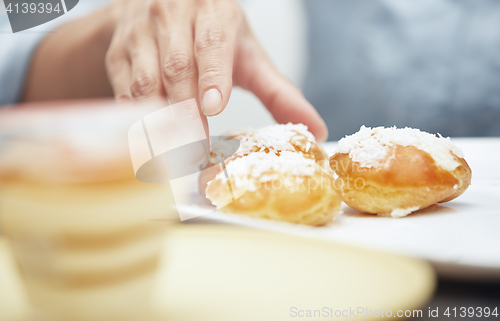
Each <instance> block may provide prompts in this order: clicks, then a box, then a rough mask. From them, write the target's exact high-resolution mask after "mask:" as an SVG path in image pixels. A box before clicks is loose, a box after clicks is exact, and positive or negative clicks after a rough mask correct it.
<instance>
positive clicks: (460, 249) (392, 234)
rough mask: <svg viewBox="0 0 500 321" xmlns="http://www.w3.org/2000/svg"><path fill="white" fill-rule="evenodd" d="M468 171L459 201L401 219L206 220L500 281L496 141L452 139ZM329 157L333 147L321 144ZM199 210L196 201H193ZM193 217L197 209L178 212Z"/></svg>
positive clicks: (349, 214)
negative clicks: (310, 222) (321, 222)
mask: <svg viewBox="0 0 500 321" xmlns="http://www.w3.org/2000/svg"><path fill="white" fill-rule="evenodd" d="M453 142H454V143H455V144H456V145H458V146H460V147H461V148H462V149H463V151H464V153H465V159H466V160H467V162H468V163H469V165H470V167H471V168H472V185H471V186H470V187H469V189H468V190H467V191H466V192H465V193H464V194H463V195H462V196H460V197H459V198H458V199H456V200H454V201H452V202H449V203H444V204H442V205H434V206H432V207H430V208H428V209H424V210H421V211H418V212H416V213H414V214H411V215H409V216H407V217H404V218H399V219H395V218H389V217H378V216H374V215H367V214H362V213H360V212H359V211H356V210H353V209H351V208H349V207H348V206H346V205H343V206H342V210H343V213H342V214H341V215H339V216H337V218H336V219H335V220H334V221H332V222H331V223H330V224H328V225H326V226H323V227H310V226H303V225H295V224H288V223H283V222H275V221H269V220H263V219H255V218H250V217H246V216H242V215H231V214H225V213H219V212H212V213H209V214H205V215H203V216H202V217H200V218H197V219H195V221H196V220H197V221H200V220H206V219H208V220H211V221H214V220H215V221H219V222H225V223H231V224H238V225H244V226H252V227H256V228H262V229H267V230H273V231H278V232H284V233H289V234H295V235H301V236H306V237H310V238H319V239H325V240H331V241H339V242H342V243H348V244H354V245H359V246H363V247H368V248H373V249H378V250H385V251H389V252H394V253H400V254H405V255H411V256H416V257H420V258H424V259H427V260H429V261H430V262H432V263H433V265H434V266H435V267H436V269H437V270H438V272H439V273H440V274H441V275H442V276H448V277H459V278H468V279H478V278H482V279H489V280H498V281H500V231H499V229H500V207H499V205H498V201H499V200H500V138H461V139H453ZM325 149H326V150H327V152H328V154H329V155H331V154H332V153H333V150H334V149H335V144H333V143H327V144H325ZM193 197H194V198H193V202H195V203H197V204H200V206H207V205H201V204H202V203H203V202H202V201H201V200H200V198H201V197H200V196H193ZM182 210H183V211H189V212H191V213H192V214H194V215H195V214H196V213H197V212H199V211H200V208H199V207H197V206H189V207H183V208H182Z"/></svg>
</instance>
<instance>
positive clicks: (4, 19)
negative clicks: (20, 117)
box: [0, 0, 109, 107]
mask: <svg viewBox="0 0 500 321" xmlns="http://www.w3.org/2000/svg"><path fill="white" fill-rule="evenodd" d="M108 2H109V1H103V0H86V1H85V0H81V1H80V3H79V4H78V5H77V6H76V7H75V8H74V9H73V10H71V11H69V12H67V13H66V14H64V15H63V16H61V17H59V18H57V19H55V20H52V21H50V22H47V23H45V24H43V25H40V26H37V27H34V28H31V29H28V30H25V31H21V32H18V33H12V30H11V27H10V24H9V19H8V16H7V12H5V7H4V6H3V5H2V4H0V107H1V106H2V105H6V104H14V103H16V102H18V101H19V99H20V97H21V94H22V90H23V88H24V81H25V76H26V72H27V71H28V67H29V64H30V61H31V56H32V55H33V52H34V51H35V49H36V47H37V45H38V44H39V43H40V41H41V40H42V39H43V38H44V37H45V36H46V35H47V34H49V33H50V32H51V31H53V30H54V29H55V28H57V27H58V26H60V25H62V24H64V23H65V22H68V21H70V20H73V19H76V18H78V17H81V16H83V15H85V14H87V13H89V12H91V11H92V10H95V9H96V8H98V7H100V6H102V5H103V4H106V3H108Z"/></svg>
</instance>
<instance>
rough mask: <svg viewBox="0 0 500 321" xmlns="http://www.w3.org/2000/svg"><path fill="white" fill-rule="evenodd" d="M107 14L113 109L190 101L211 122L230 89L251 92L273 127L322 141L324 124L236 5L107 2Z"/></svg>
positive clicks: (232, 1)
mask: <svg viewBox="0 0 500 321" xmlns="http://www.w3.org/2000/svg"><path fill="white" fill-rule="evenodd" d="M112 7H113V10H112V14H113V16H114V17H115V19H116V21H117V22H116V28H115V31H114V35H113V38H112V41H111V45H110V47H109V49H108V52H107V54H106V69H107V73H108V78H109V80H110V83H111V86H112V87H113V91H114V95H115V98H116V99H117V100H118V101H127V100H131V99H138V100H148V99H156V98H161V97H164V96H165V95H166V96H167V97H168V98H169V100H170V102H171V103H177V102H180V101H184V100H188V99H191V98H196V99H197V100H198V102H199V105H200V106H201V108H202V112H203V113H204V114H205V115H207V116H213V115H217V114H219V113H220V112H222V111H223V110H224V108H225V107H226V105H227V103H228V101H229V97H230V95H231V89H232V86H233V84H234V85H237V86H241V87H243V88H245V89H247V90H250V91H252V92H253V93H254V94H255V95H256V96H257V97H258V98H259V99H260V100H261V101H262V102H263V104H264V105H265V106H266V107H267V109H268V110H269V111H270V112H271V114H272V115H273V116H274V118H275V119H276V121H278V122H281V123H286V122H293V123H304V124H306V125H307V126H309V129H310V131H311V132H312V133H313V134H314V135H315V136H316V138H317V139H318V140H324V139H326V137H327V135H328V134H327V129H326V125H325V123H324V122H323V120H322V119H321V117H320V116H319V114H318V113H317V112H316V110H315V109H314V108H313V107H312V105H311V104H309V103H308V102H307V100H306V99H305V98H304V96H303V95H302V93H301V92H300V90H299V89H298V88H297V87H295V86H294V85H293V84H292V83H291V82H290V81H288V80H287V79H286V78H285V77H284V76H283V75H281V74H280V73H279V72H278V71H277V70H276V68H275V67H274V66H273V64H272V62H271V61H270V59H269V58H268V56H267V55H266V53H265V52H264V50H263V48H262V47H261V46H260V44H259V43H258V41H257V40H256V38H255V36H254V35H253V34H252V32H251V30H250V28H249V26H248V24H247V21H246V20H245V17H244V15H243V12H242V9H241V8H240V6H239V4H238V2H237V1H236V0H218V1H209V0H147V1H144V0H128V1H127V0H115V3H114V4H113V6H112Z"/></svg>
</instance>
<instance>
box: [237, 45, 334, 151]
mask: <svg viewBox="0 0 500 321" xmlns="http://www.w3.org/2000/svg"><path fill="white" fill-rule="evenodd" d="M235 66H236V67H235V68H236V70H235V75H237V77H236V78H235V80H236V81H237V84H238V85H240V86H241V87H243V88H244V89H247V90H249V91H251V92H253V93H254V94H255V95H256V96H257V97H258V98H259V99H260V100H261V101H262V103H263V104H264V105H265V106H266V107H267V109H268V110H269V111H270V112H271V114H272V115H273V117H274V119H275V120H276V121H277V122H279V123H288V122H292V123H303V124H305V125H307V126H308V128H309V131H311V133H313V135H314V136H315V137H316V139H317V140H318V141H320V142H321V141H325V140H326V139H327V138H328V129H327V127H326V124H325V122H324V121H323V119H322V118H321V116H320V115H319V114H318V112H317V111H316V109H314V107H313V106H312V105H311V104H310V103H309V102H308V101H307V100H306V99H305V97H304V95H303V94H302V92H301V91H300V90H299V89H298V88H297V87H296V86H295V85H293V84H292V83H291V82H290V81H289V80H288V79H286V78H285V77H284V76H283V75H281V74H280V73H279V72H278V71H277V70H276V69H275V68H274V66H273V65H272V63H271V62H270V60H269V58H268V57H267V56H266V54H265V53H264V51H263V50H262V49H261V47H260V45H259V44H258V43H257V41H256V40H252V41H251V42H250V43H249V44H248V46H245V47H243V48H241V51H240V53H239V55H238V56H237V63H236V65H235Z"/></svg>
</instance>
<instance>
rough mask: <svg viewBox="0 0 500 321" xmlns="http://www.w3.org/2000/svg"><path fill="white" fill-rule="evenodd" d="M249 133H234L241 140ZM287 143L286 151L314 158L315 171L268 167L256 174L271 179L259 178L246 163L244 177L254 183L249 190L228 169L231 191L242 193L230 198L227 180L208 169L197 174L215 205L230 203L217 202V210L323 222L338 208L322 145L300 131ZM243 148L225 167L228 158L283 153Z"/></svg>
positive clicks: (339, 202) (294, 221)
mask: <svg viewBox="0 0 500 321" xmlns="http://www.w3.org/2000/svg"><path fill="white" fill-rule="evenodd" d="M276 126H281V125H276ZM251 135H252V133H251V132H250V133H240V134H237V135H233V137H236V138H238V139H240V140H244V139H245V137H248V136H251ZM289 143H290V145H291V146H293V148H292V149H293V150H288V151H286V152H293V153H296V154H302V155H303V156H304V158H306V159H310V160H313V161H314V162H313V163H314V167H315V171H314V173H313V174H312V175H308V176H307V175H306V176H301V175H295V174H294V173H291V172H286V171H285V172H283V171H277V170H273V169H271V170H267V171H265V172H263V173H261V175H260V176H259V177H263V176H267V177H273V179H270V180H267V181H263V182H261V181H259V178H255V177H252V175H251V172H252V170H254V168H253V165H252V164H248V176H247V179H248V180H249V183H250V184H254V185H256V187H254V188H251V189H248V190H246V187H247V186H244V187H238V186H237V184H236V182H235V177H233V176H231V173H229V174H230V177H229V181H230V183H231V184H230V185H231V187H232V189H233V194H234V195H237V196H239V195H241V196H240V197H239V198H237V199H236V200H234V201H232V202H231V200H230V199H229V196H228V194H227V193H226V192H224V190H225V184H227V181H223V180H220V179H213V177H214V176H215V175H216V174H217V173H214V172H213V171H212V172H211V173H208V172H207V173H205V174H204V175H202V177H201V178H200V182H201V184H202V186H203V184H204V182H206V181H210V182H209V184H208V186H207V188H206V196H207V198H208V199H209V200H210V201H211V202H212V203H213V204H214V205H218V204H227V203H229V204H228V205H226V206H224V207H219V206H218V210H220V211H223V212H228V213H235V214H244V215H248V216H252V217H258V218H266V219H273V220H279V221H286V222H291V223H300V224H307V225H324V224H326V223H327V222H328V221H330V220H331V219H332V218H333V216H334V215H335V214H337V213H338V212H339V209H340V204H341V196H340V193H339V191H338V189H336V187H335V179H334V178H333V172H332V171H331V169H330V168H329V166H328V155H327V154H326V153H325V151H324V150H323V148H322V147H321V145H319V144H318V143H316V142H315V141H311V140H310V137H306V136H305V135H303V134H301V133H300V132H296V134H295V135H293V136H292V137H291V139H290V141H289ZM245 148H247V149H244V150H242V151H240V152H239V153H236V154H235V155H234V156H233V157H231V158H230V159H228V160H227V161H226V162H225V164H226V166H228V169H230V166H231V162H233V161H235V160H236V159H238V158H246V157H248V156H249V155H251V154H252V153H267V154H269V153H277V156H278V157H284V156H282V154H283V153H284V152H283V151H280V150H275V149H274V148H273V147H270V148H266V147H262V146H260V147H259V146H250V148H249V147H248V146H245ZM256 166H258V164H257V165H256ZM219 172H220V171H219ZM229 172H230V170H229ZM210 176H212V177H210ZM245 190H246V191H245Z"/></svg>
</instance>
